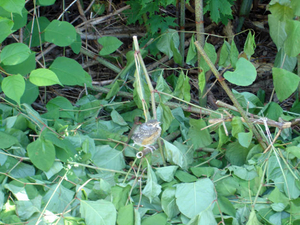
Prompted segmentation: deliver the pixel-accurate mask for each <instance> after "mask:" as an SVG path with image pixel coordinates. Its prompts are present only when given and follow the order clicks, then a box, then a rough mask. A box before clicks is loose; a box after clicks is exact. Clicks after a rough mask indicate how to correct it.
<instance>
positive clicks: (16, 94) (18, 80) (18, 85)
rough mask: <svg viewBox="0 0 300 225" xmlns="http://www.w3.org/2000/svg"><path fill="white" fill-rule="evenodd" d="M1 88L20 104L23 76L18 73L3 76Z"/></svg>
mask: <svg viewBox="0 0 300 225" xmlns="http://www.w3.org/2000/svg"><path fill="white" fill-rule="evenodd" d="M1 88H2V90H3V92H4V94H5V95H6V96H7V97H9V98H11V99H12V100H14V101H16V102H17V103H18V104H20V100H21V97H22V95H23V93H24V91H25V81H24V78H23V77H22V76H21V75H20V74H18V75H12V76H8V77H5V78H4V79H3V81H2V83H1Z"/></svg>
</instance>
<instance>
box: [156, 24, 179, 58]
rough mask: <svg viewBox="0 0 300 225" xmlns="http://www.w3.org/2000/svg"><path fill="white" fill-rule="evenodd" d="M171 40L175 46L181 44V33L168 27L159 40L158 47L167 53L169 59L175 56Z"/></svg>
mask: <svg viewBox="0 0 300 225" xmlns="http://www.w3.org/2000/svg"><path fill="white" fill-rule="evenodd" d="M171 40H172V41H173V44H174V47H176V48H178V46H179V35H178V32H177V31H176V30H173V29H168V30H167V31H166V32H165V33H164V34H163V35H162V36H161V38H160V39H159V40H158V42H157V44H156V47H157V48H158V49H159V51H161V52H163V53H165V54H166V55H167V56H168V57H169V59H170V58H171V57H172V56H173V51H172V49H171Z"/></svg>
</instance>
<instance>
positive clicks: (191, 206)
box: [175, 178, 216, 218]
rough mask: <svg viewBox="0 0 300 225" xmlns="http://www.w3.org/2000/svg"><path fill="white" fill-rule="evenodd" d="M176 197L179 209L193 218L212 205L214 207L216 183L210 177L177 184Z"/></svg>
mask: <svg viewBox="0 0 300 225" xmlns="http://www.w3.org/2000/svg"><path fill="white" fill-rule="evenodd" d="M175 197H176V204H177V206H178V208H179V211H180V212H181V213H183V214H184V215H185V216H187V217H188V218H193V217H194V216H196V215H198V214H199V213H201V212H202V211H205V210H206V209H207V208H208V207H210V206H212V207H213V205H214V201H215V200H216V194H215V191H214V184H213V182H212V181H211V180H210V179H208V178H205V179H199V180H198V181H196V182H194V183H189V184H186V183H181V184H177V185H176V194H175Z"/></svg>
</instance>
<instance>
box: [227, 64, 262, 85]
mask: <svg viewBox="0 0 300 225" xmlns="http://www.w3.org/2000/svg"><path fill="white" fill-rule="evenodd" d="M256 75H257V73H256V69H255V67H254V66H253V64H252V63H251V62H249V61H248V60H246V59H244V58H240V59H239V60H238V61H237V63H236V70H235V71H234V72H230V71H227V72H225V74H224V77H225V79H226V80H228V81H229V82H230V83H232V84H236V85H239V86H249V85H251V84H252V83H253V82H254V81H255V79H256Z"/></svg>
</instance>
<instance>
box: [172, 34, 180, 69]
mask: <svg viewBox="0 0 300 225" xmlns="http://www.w3.org/2000/svg"><path fill="white" fill-rule="evenodd" d="M170 47H171V50H172V52H173V56H174V62H175V63H177V64H179V65H180V66H182V56H181V54H180V52H179V50H178V48H177V47H175V44H174V41H173V39H171V43H170Z"/></svg>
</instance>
